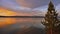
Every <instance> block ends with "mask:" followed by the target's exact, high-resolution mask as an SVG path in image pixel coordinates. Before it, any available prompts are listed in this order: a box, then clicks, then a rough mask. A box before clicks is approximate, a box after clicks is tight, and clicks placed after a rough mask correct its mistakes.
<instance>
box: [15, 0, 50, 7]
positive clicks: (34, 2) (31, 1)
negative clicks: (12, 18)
mask: <svg viewBox="0 0 60 34" xmlns="http://www.w3.org/2000/svg"><path fill="white" fill-rule="evenodd" d="M16 1H17V3H18V4H20V5H21V6H24V7H30V8H36V7H39V6H42V5H46V4H47V3H48V1H49V0H46V1H44V0H16Z"/></svg>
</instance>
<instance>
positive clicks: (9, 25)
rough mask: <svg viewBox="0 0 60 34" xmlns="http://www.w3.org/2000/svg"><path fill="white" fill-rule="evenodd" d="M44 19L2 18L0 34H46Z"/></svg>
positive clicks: (0, 19) (0, 20)
mask: <svg viewBox="0 0 60 34" xmlns="http://www.w3.org/2000/svg"><path fill="white" fill-rule="evenodd" d="M42 20H43V18H0V34H45V29H44V28H45V26H44V25H43V24H41V21H42Z"/></svg>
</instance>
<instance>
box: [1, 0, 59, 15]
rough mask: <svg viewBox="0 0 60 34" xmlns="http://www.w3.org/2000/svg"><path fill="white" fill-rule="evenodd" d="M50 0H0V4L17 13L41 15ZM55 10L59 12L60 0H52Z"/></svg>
mask: <svg viewBox="0 0 60 34" xmlns="http://www.w3.org/2000/svg"><path fill="white" fill-rule="evenodd" d="M49 1H50V0H0V6H1V7H4V8H8V9H10V10H13V11H14V12H16V13H18V12H20V13H25V14H26V15H27V14H29V15H30V14H31V15H38V16H39V15H41V14H42V13H45V12H46V11H47V8H48V3H49ZM52 2H53V4H54V5H55V8H56V10H57V11H58V12H59V11H60V10H59V8H60V0H52Z"/></svg>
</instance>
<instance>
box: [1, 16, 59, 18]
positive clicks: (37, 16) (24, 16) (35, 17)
mask: <svg viewBox="0 0 60 34" xmlns="http://www.w3.org/2000/svg"><path fill="white" fill-rule="evenodd" d="M0 18H44V16H0ZM58 18H60V17H58Z"/></svg>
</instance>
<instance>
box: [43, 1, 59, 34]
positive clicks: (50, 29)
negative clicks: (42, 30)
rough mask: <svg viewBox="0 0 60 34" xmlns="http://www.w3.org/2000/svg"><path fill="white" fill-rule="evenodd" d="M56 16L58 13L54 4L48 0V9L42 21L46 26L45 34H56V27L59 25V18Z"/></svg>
mask: <svg viewBox="0 0 60 34" xmlns="http://www.w3.org/2000/svg"><path fill="white" fill-rule="evenodd" d="M57 16H58V13H56V10H55V8H54V5H53V3H52V2H51V1H50V3H49V5H48V11H47V13H46V14H45V18H44V22H42V23H43V24H44V25H45V26H46V31H47V34H56V33H55V32H56V31H57V30H56V27H57V26H58V25H59V20H58V18H57Z"/></svg>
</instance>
